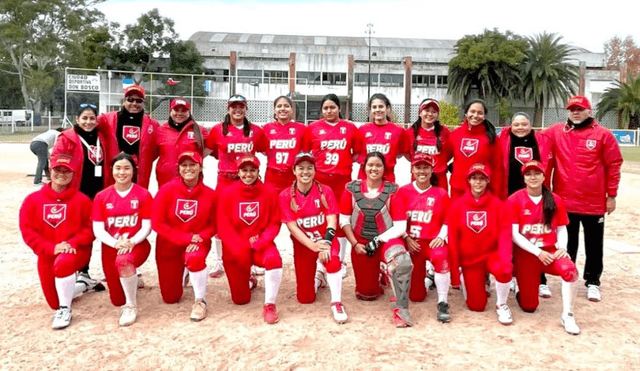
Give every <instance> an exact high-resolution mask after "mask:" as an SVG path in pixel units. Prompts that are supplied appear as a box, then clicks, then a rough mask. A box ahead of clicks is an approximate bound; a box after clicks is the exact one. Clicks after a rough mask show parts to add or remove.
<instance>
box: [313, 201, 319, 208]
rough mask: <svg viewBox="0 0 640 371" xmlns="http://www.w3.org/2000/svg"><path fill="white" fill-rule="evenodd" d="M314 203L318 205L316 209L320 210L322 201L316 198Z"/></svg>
mask: <svg viewBox="0 0 640 371" xmlns="http://www.w3.org/2000/svg"><path fill="white" fill-rule="evenodd" d="M313 202H314V203H315V204H316V207H317V208H318V209H319V208H320V200H318V199H317V198H316V199H315V200H313Z"/></svg>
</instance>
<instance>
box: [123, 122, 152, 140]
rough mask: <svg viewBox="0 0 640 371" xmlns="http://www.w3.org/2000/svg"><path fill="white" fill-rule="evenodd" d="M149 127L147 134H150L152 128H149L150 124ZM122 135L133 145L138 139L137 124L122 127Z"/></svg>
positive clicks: (138, 129)
mask: <svg viewBox="0 0 640 371" xmlns="http://www.w3.org/2000/svg"><path fill="white" fill-rule="evenodd" d="M149 129H150V130H151V131H149V134H151V133H152V132H153V129H151V126H149ZM122 136H123V137H124V140H125V141H126V142H127V143H129V144H130V145H133V144H134V143H135V142H137V141H139V140H140V128H139V127H137V126H129V125H125V126H123V127H122Z"/></svg>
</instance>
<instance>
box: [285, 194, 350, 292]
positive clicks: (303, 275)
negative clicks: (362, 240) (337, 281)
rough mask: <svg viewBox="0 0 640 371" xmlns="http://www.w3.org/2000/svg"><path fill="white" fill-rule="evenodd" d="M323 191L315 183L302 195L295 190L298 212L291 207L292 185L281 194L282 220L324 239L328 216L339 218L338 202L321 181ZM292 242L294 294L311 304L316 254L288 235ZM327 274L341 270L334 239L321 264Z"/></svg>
mask: <svg viewBox="0 0 640 371" xmlns="http://www.w3.org/2000/svg"><path fill="white" fill-rule="evenodd" d="M320 187H321V188H322V193H321V192H320V189H318V184H316V183H314V184H313V185H312V186H311V189H310V190H309V193H308V194H306V195H303V194H301V193H300V191H298V190H297V189H296V191H295V196H294V199H295V202H296V205H298V208H299V209H298V211H293V210H292V209H291V199H292V197H291V186H289V188H287V189H285V190H283V191H282V193H280V212H281V213H282V222H283V223H289V222H296V224H297V225H298V227H299V228H300V230H302V231H303V232H304V233H305V234H306V235H307V236H308V237H309V238H310V239H311V240H312V241H314V242H316V241H318V240H322V239H324V235H325V232H326V231H327V216H329V215H333V216H335V217H336V220H337V218H338V213H339V211H338V203H337V202H336V199H335V197H334V196H333V192H332V191H331V188H329V187H327V186H325V185H322V184H320ZM322 195H324V197H325V199H326V201H327V206H328V207H329V208H328V209H327V208H325V207H324V205H323V203H322V200H321V196H322ZM291 241H292V242H293V265H294V267H295V269H296V294H297V297H298V301H299V302H300V303H303V304H307V303H313V302H314V301H315V300H316V291H315V273H316V261H317V260H318V253H317V252H314V251H311V250H310V249H309V248H308V247H306V246H305V245H303V244H302V243H301V242H299V241H298V240H297V239H296V238H295V237H293V235H291ZM323 264H324V266H325V268H326V269H327V273H336V272H338V271H339V270H340V268H341V264H340V244H339V243H338V239H337V238H334V239H333V243H332V244H331V260H329V261H328V262H327V263H323Z"/></svg>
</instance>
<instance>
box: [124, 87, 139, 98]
mask: <svg viewBox="0 0 640 371" xmlns="http://www.w3.org/2000/svg"><path fill="white" fill-rule="evenodd" d="M133 93H138V94H140V96H141V97H142V98H144V88H143V87H142V86H140V85H131V86H128V87H127V88H126V89H124V96H125V98H126V97H128V96H129V95H131V94H133Z"/></svg>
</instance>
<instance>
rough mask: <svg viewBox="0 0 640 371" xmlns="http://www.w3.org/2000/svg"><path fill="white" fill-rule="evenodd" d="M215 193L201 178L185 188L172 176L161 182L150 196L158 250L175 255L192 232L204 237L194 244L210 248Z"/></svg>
mask: <svg viewBox="0 0 640 371" xmlns="http://www.w3.org/2000/svg"><path fill="white" fill-rule="evenodd" d="M216 202H217V199H216V193H215V191H214V190H213V189H211V188H209V187H207V186H205V185H204V183H203V182H202V179H200V181H199V182H198V185H196V186H195V187H193V188H192V189H189V188H188V187H187V186H186V185H185V184H184V181H183V180H182V178H179V177H176V178H174V179H173V180H172V181H170V182H169V183H167V184H165V185H164V186H162V187H161V188H160V189H159V190H158V193H157V194H156V197H155V198H154V199H153V210H154V212H153V215H152V217H151V225H152V227H153V230H154V231H156V232H157V233H158V239H157V242H156V249H157V253H158V254H164V255H175V254H176V252H182V251H184V248H185V247H187V246H188V245H189V244H191V238H192V237H193V235H194V234H198V235H200V237H202V239H203V240H204V241H203V242H201V243H198V244H197V245H199V246H201V247H204V248H206V249H210V248H211V237H213V235H215V233H216V228H215V225H216V224H215V219H216V215H215V214H216Z"/></svg>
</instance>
